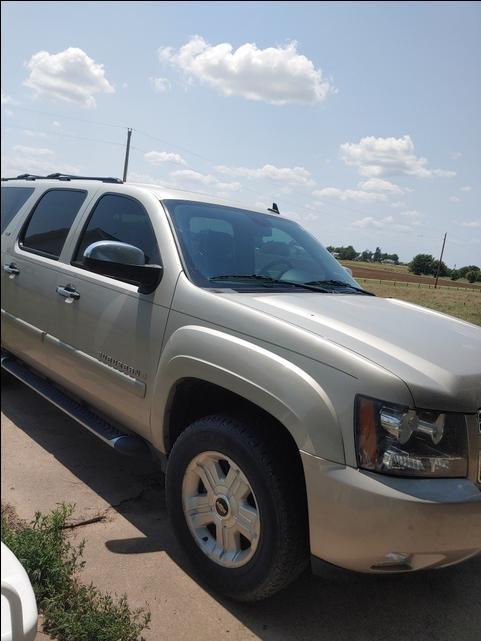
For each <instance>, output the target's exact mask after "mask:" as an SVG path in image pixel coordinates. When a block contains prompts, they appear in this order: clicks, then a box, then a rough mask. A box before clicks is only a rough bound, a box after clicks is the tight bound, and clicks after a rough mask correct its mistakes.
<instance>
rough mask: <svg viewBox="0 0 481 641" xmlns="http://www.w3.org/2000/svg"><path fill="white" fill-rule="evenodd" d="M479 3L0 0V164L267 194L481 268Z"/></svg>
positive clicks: (327, 234) (263, 200)
mask: <svg viewBox="0 0 481 641" xmlns="http://www.w3.org/2000/svg"><path fill="white" fill-rule="evenodd" d="M480 61H481V2H439V3H438V2H399V3H398V2H353V3H351V2H140V1H138V2H3V3H2V176H11V175H18V174H20V173H25V172H30V173H37V174H45V173H50V172H54V171H61V172H64V173H80V174H83V175H109V176H111V175H113V176H121V175H122V171H123V161H124V149H125V140H126V128H127V127H131V128H132V129H133V133H132V151H131V157H130V164H129V176H128V179H129V180H130V181H137V182H139V181H141V182H154V183H158V184H161V185H166V186H176V187H178V188H181V189H191V190H194V191H198V192H203V193H209V194H213V195H215V196H217V197H221V198H223V199H226V200H228V201H229V202H237V203H240V204H242V206H248V207H255V208H257V209H259V208H260V209H264V208H267V207H268V206H270V205H271V204H272V202H276V203H278V205H279V209H280V211H281V215H283V216H286V217H289V218H293V219H295V220H297V221H299V222H300V223H301V224H302V225H304V226H305V227H306V228H307V229H309V231H311V232H312V233H313V234H315V235H316V236H317V237H318V238H319V239H320V240H321V242H322V243H323V244H324V245H334V246H339V245H348V244H352V245H353V246H354V247H355V248H356V249H357V250H358V251H362V250H364V249H371V250H374V249H375V248H376V246H380V247H381V248H382V250H383V251H385V252H388V253H398V254H399V256H400V257H401V259H402V260H404V261H408V260H410V259H411V258H412V256H413V255H415V254H417V253H429V254H433V255H439V251H440V248H441V244H442V239H443V235H444V233H445V232H447V234H448V236H447V243H446V250H445V262H447V264H448V265H449V266H453V265H457V266H458V267H459V266H461V265H465V264H478V265H479V264H481V180H480V178H481V82H480V81H481V64H480Z"/></svg>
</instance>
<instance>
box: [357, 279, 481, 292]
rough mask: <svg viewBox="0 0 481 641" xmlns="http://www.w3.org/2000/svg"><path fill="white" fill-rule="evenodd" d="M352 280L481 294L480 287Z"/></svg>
mask: <svg viewBox="0 0 481 641" xmlns="http://www.w3.org/2000/svg"><path fill="white" fill-rule="evenodd" d="M354 278H355V279H356V280H357V281H359V282H361V281H362V282H364V283H379V284H380V285H392V286H393V287H416V288H417V289H423V288H424V289H451V290H453V289H455V290H456V291H458V292H459V291H461V292H478V293H479V294H481V287H456V286H455V285H439V284H438V286H437V288H435V287H434V285H431V284H430V283H420V282H418V283H414V282H409V281H407V280H402V281H396V280H382V279H381V280H380V279H378V278H363V277H357V276H354Z"/></svg>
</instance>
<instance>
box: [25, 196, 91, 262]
mask: <svg viewBox="0 0 481 641" xmlns="http://www.w3.org/2000/svg"><path fill="white" fill-rule="evenodd" d="M86 196H87V192H86V191H80V190H76V189H50V190H49V191H47V192H46V193H45V194H44V195H43V196H42V197H41V198H40V200H39V201H38V203H37V205H36V207H35V209H34V210H33V212H32V214H31V215H30V218H29V220H28V223H27V226H26V228H25V231H24V232H23V238H22V241H21V246H22V248H23V249H27V250H30V251H33V252H35V253H39V254H42V255H45V256H47V257H48V258H55V259H56V258H58V257H59V256H60V254H61V252H62V248H63V246H64V243H65V241H66V239H67V236H68V233H69V231H70V228H71V226H72V224H73V221H74V220H75V217H76V216H77V214H78V212H79V209H80V207H81V206H82V204H83V202H84V200H85V197H86Z"/></svg>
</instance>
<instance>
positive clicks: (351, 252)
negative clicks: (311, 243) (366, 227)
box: [336, 245, 357, 260]
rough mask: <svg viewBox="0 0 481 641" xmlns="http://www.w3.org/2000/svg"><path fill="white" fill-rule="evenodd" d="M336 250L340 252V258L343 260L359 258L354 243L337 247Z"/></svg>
mask: <svg viewBox="0 0 481 641" xmlns="http://www.w3.org/2000/svg"><path fill="white" fill-rule="evenodd" d="M336 251H337V252H338V253H339V258H340V259H341V260H355V259H356V258H357V251H356V250H355V249H354V247H353V246H352V245H348V246H347V247H336Z"/></svg>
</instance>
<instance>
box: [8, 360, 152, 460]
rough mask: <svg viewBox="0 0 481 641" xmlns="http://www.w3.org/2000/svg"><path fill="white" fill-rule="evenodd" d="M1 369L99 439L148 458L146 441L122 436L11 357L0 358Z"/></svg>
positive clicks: (129, 453)
mask: <svg viewBox="0 0 481 641" xmlns="http://www.w3.org/2000/svg"><path fill="white" fill-rule="evenodd" d="M2 369H4V370H5V371H7V372H9V374H12V376H15V378H18V379H19V380H20V381H22V383H25V385H28V387H30V388H31V389H33V390H34V391H35V392H37V393H38V394H40V396H43V397H44V398H45V399H47V401H50V402H51V403H52V404H53V405H55V406H56V407H58V408H59V409H61V410H62V412H65V414H68V416H70V417H71V418H73V419H74V420H75V421H77V422H78V423H80V424H81V425H82V426H83V427H85V428H87V429H88V430H89V431H90V432H92V434H95V436H97V437H98V438H99V439H100V440H102V441H103V442H104V443H106V444H107V445H109V446H110V447H112V448H114V449H115V450H117V451H118V452H121V453H122V454H127V455H128V456H139V457H145V456H146V455H150V449H149V446H148V445H147V442H146V441H144V439H142V438H141V437H140V436H135V435H132V434H124V433H123V432H121V431H120V430H118V429H117V428H116V427H114V426H113V425H111V424H110V423H108V422H107V421H105V420H104V419H103V418H100V416H97V414H94V412H92V411H91V410H90V409H89V408H88V407H86V406H85V405H82V404H81V403H78V402H77V401H75V400H73V399H72V398H70V396H67V395H66V394H64V393H63V392H61V391H60V390H58V389H57V388H56V387H54V386H53V385H52V384H51V383H50V382H49V381H48V380H47V379H45V378H42V377H41V376H38V374H35V372H33V371H32V370H31V369H29V368H28V367H26V366H25V365H23V363H21V362H20V361H18V360H16V359H15V358H13V357H11V356H2Z"/></svg>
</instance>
